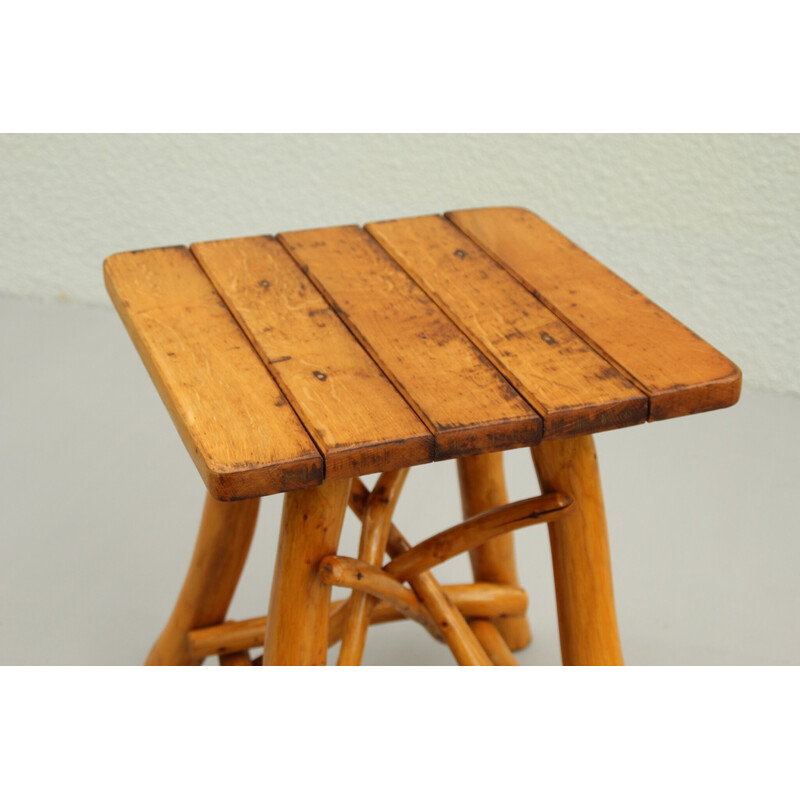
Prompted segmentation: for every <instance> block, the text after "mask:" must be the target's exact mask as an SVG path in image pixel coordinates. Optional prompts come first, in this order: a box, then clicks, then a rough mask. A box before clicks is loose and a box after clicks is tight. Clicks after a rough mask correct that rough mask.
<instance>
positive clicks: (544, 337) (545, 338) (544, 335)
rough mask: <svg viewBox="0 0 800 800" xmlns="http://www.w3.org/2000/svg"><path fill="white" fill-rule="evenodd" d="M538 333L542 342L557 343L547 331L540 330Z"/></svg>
mask: <svg viewBox="0 0 800 800" xmlns="http://www.w3.org/2000/svg"><path fill="white" fill-rule="evenodd" d="M539 335H540V336H541V337H542V341H543V342H547V344H557V342H556V340H555V339H554V338H553V337H552V336H551V335H550V334H549V333H548V332H547V331H542V332H541V333H540V334H539Z"/></svg>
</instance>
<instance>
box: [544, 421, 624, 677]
mask: <svg viewBox="0 0 800 800" xmlns="http://www.w3.org/2000/svg"><path fill="white" fill-rule="evenodd" d="M532 453H533V461H534V465H535V467H536V474H537V475H538V477H539V484H540V485H541V488H542V491H544V492H566V493H569V495H570V496H571V497H572V498H573V501H574V504H575V510H574V513H573V514H570V515H569V516H566V517H564V518H562V519H559V520H557V521H555V522H551V523H550V525H549V528H550V550H551V552H552V556H553V578H554V582H555V589H556V605H557V607H558V629H559V636H560V638H561V657H562V660H563V662H564V664H565V665H568V666H571V665H578V666H593V665H595V666H610V665H619V664H622V648H621V647H620V642H619V631H618V629H617V612H616V609H615V606H614V584H613V581H612V579H611V556H610V554H609V548H608V531H607V529H606V515H605V507H604V505H603V492H602V489H601V487H600V472H599V470H598V468H597V453H596V452H595V447H594V441H593V439H592V437H591V436H577V437H575V438H573V439H562V440H554V441H548V442H542V443H541V444H540V445H538V446H537V447H534V448H532Z"/></svg>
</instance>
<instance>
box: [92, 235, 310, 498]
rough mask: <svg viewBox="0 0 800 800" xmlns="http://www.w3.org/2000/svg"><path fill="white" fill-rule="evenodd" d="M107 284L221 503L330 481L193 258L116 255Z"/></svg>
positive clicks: (174, 250)
mask: <svg viewBox="0 0 800 800" xmlns="http://www.w3.org/2000/svg"><path fill="white" fill-rule="evenodd" d="M105 279H106V286H107V287H108V292H109V294H110V295H111V299H112V300H113V301H114V305H115V307H116V309H117V311H118V313H119V315H120V317H121V318H122V320H123V322H124V323H125V327H126V328H127V329H128V333H129V334H130V336H131V339H132V340H133V342H134V344H135V345H136V349H137V350H138V351H139V355H140V356H141V358H142V361H143V362H144V365H145V367H146V368H147V371H148V372H149V373H150V377H151V378H152V379H153V382H154V383H155V385H156V387H157V389H158V391H159V394H160V395H161V399H162V400H163V401H164V404H165V405H166V407H167V409H168V410H169V412H170V415H171V416H172V420H173V422H174V423H175V426H176V427H177V429H178V432H179V433H180V435H181V438H182V439H183V442H184V444H185V445H186V449H187V450H188V451H189V453H190V455H191V456H192V458H193V459H194V462H195V465H196V466H197V469H198V470H199V472H200V474H201V476H202V478H203V480H204V481H205V483H206V485H207V486H208V490H209V491H210V492H211V493H212V494H213V495H214V496H215V497H217V498H219V499H222V500H230V499H236V498H244V497H257V496H260V495H265V494H273V493H275V492H283V491H286V490H288V489H294V488H297V487H302V486H312V485H315V484H318V483H320V482H321V481H322V476H323V461H322V456H320V454H319V452H318V451H317V448H316V447H315V446H314V444H313V442H312V441H311V439H310V438H309V436H308V434H307V433H306V431H305V429H304V428H303V426H302V425H301V423H300V420H298V418H297V416H296V415H295V413H294V412H293V411H292V409H291V408H290V407H289V405H288V404H287V403H286V399H285V397H284V396H283V395H282V394H281V392H280V390H279V389H278V387H277V386H276V384H275V381H274V380H273V379H272V378H271V376H270V374H269V373H268V372H267V370H266V368H265V367H264V365H263V363H262V362H261V359H260V358H259V357H258V355H257V353H256V352H255V351H254V350H253V348H252V346H251V345H250V342H249V341H248V340H247V337H246V336H245V335H244V334H243V333H242V331H241V330H240V328H239V326H238V325H237V324H236V320H234V318H233V317H232V316H231V314H230V312H229V311H228V309H227V308H226V307H225V304H224V303H223V302H222V300H221V299H220V297H219V295H218V294H217V293H216V292H215V291H214V288H213V287H212V286H211V283H210V282H209V280H208V278H207V277H206V276H205V275H204V274H203V271H202V269H200V267H199V265H198V264H197V262H196V261H195V260H194V258H193V257H192V255H191V254H190V253H189V251H188V250H186V249H185V248H183V247H168V248H163V249H159V250H143V251H139V252H134V253H120V254H118V255H114V256H110V257H109V258H108V259H106V262H105ZM221 420H224V424H220V421H221Z"/></svg>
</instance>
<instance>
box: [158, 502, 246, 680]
mask: <svg viewBox="0 0 800 800" xmlns="http://www.w3.org/2000/svg"><path fill="white" fill-rule="evenodd" d="M258 505H259V498H254V499H252V500H237V501H232V502H222V501H220V500H215V499H214V498H213V497H212V496H211V495H210V494H209V495H207V496H206V504H205V507H204V508H203V517H202V520H201V522H200V531H199V533H198V535H197V542H196V544H195V547H194V553H193V554H192V560H191V563H190V564H189V570H188V572H187V574H186V579H185V580H184V582H183V587H182V588H181V592H180V594H179V595H178V600H177V602H176V603H175V608H174V609H173V611H172V615H171V616H170V618H169V621H168V622H167V624H166V626H165V627H164V630H163V631H162V633H161V635H160V636H159V637H158V640H157V641H156V643H155V644H154V645H153V649H152V650H151V651H150V654H149V655H148V656H147V661H146V662H145V664H147V665H148V666H186V665H196V664H201V663H202V661H203V659H202V658H197V657H195V656H193V655H192V653H191V652H190V650H189V638H188V636H189V631H191V630H193V629H195V628H202V627H205V626H207V625H215V624H217V623H220V622H223V621H224V619H225V615H226V614H227V613H228V606H229V605H230V602H231V599H232V598H233V593H234V591H235V590H236V584H237V583H238V582H239V576H240V575H241V574H242V569H243V568H244V563H245V561H246V560H247V553H248V551H249V550H250V542H251V541H252V539H253V531H254V530H255V527H256V518H257V516H258Z"/></svg>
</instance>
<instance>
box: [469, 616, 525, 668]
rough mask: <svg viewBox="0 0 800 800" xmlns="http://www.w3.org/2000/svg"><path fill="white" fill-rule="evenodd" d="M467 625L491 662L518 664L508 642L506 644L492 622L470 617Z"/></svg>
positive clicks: (506, 665)
mask: <svg viewBox="0 0 800 800" xmlns="http://www.w3.org/2000/svg"><path fill="white" fill-rule="evenodd" d="M469 627H470V628H471V629H472V632H473V633H474V634H475V636H477V637H478V641H479V642H480V643H481V647H483V649H484V650H485V651H486V654H487V655H488V656H489V658H490V659H491V660H492V664H494V665H495V666H496V667H518V666H519V661H517V659H516V658H514V655H513V654H512V652H511V650H510V649H509V647H508V644H506V640H505V639H504V638H503V637H502V636H501V635H500V631H499V630H498V629H497V626H496V624H495V623H494V622H492V621H491V620H488V619H471V620H470V621H469Z"/></svg>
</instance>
